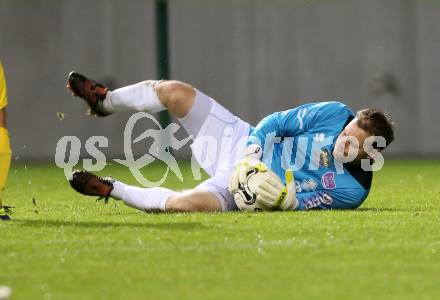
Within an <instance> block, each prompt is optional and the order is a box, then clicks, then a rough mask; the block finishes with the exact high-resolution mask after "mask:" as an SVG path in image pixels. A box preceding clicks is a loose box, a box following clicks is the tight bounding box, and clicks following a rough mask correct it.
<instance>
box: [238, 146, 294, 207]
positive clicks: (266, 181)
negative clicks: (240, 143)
mask: <svg viewBox="0 0 440 300" xmlns="http://www.w3.org/2000/svg"><path fill="white" fill-rule="evenodd" d="M261 157H262V151H261V147H260V146H258V145H254V144H252V145H250V146H248V147H247V149H246V154H245V156H244V158H243V159H242V160H240V162H239V163H238V164H237V165H236V167H235V169H234V171H233V172H232V174H231V177H230V180H229V191H230V192H231V193H235V192H236V191H238V190H239V189H240V187H242V186H244V185H245V184H247V176H248V174H249V172H251V171H252V170H254V169H257V170H258V171H259V174H258V175H259V176H257V177H256V180H257V182H256V186H257V189H256V194H257V198H256V201H257V202H259V203H260V204H262V205H264V206H266V207H268V208H269V209H273V210H289V209H295V208H296V207H297V206H298V202H297V200H296V190H295V181H294V180H293V172H292V171H290V170H288V171H286V186H284V185H283V183H282V182H281V180H280V178H279V177H278V176H277V174H275V173H274V172H272V171H271V170H269V169H268V167H267V166H266V165H265V164H264V163H263V162H262V161H261Z"/></svg>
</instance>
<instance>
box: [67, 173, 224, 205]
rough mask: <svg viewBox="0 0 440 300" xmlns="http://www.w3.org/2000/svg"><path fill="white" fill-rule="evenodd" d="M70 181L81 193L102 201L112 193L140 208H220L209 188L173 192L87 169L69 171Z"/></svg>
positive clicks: (112, 195)
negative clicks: (101, 175)
mask: <svg viewBox="0 0 440 300" xmlns="http://www.w3.org/2000/svg"><path fill="white" fill-rule="evenodd" d="M70 184H71V186H72V187H73V188H74V189H75V190H76V191H77V192H79V193H81V194H83V195H87V196H98V197H100V198H103V199H104V200H105V201H106V202H107V201H108V199H109V198H110V197H112V198H114V199H117V200H122V201H123V202H124V203H125V204H126V205H128V206H130V207H133V208H136V209H139V210H142V211H168V212H191V211H221V210H222V208H223V207H222V205H221V203H220V202H219V199H218V198H217V197H216V195H215V194H214V193H212V192H209V191H204V190H189V191H185V192H176V191H173V190H170V189H167V188H163V187H154V188H139V187H135V186H130V185H127V184H124V183H122V182H120V181H116V180H113V179H111V178H102V177H99V176H96V175H94V174H92V173H89V172H87V171H77V172H75V173H73V175H72V179H71V180H70Z"/></svg>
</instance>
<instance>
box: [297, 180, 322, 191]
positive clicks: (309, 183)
mask: <svg viewBox="0 0 440 300" xmlns="http://www.w3.org/2000/svg"><path fill="white" fill-rule="evenodd" d="M295 187H296V192H297V193H302V192H313V191H314V190H315V189H316V188H317V187H318V183H317V182H316V181H315V180H314V179H312V178H310V179H307V180H303V181H301V182H300V181H296V180H295Z"/></svg>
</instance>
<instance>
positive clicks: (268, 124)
mask: <svg viewBox="0 0 440 300" xmlns="http://www.w3.org/2000/svg"><path fill="white" fill-rule="evenodd" d="M310 106H312V105H310V104H306V105H302V106H300V107H297V108H295V109H291V110H287V111H282V112H275V113H273V114H271V115H269V116H267V117H265V118H264V119H263V120H261V121H260V123H258V125H257V126H256V127H255V128H254V130H253V131H252V133H251V134H250V136H249V139H248V142H247V146H246V149H245V153H244V155H243V158H242V159H241V160H240V161H239V163H238V164H237V165H236V168H235V172H234V174H233V176H232V177H231V180H232V181H234V182H233V183H232V185H231V186H230V187H231V188H233V189H238V188H239V186H240V185H242V184H244V182H245V179H246V176H247V173H248V172H249V171H250V170H252V169H255V168H257V169H264V168H265V169H267V166H266V165H264V163H263V162H262V158H263V152H264V150H263V149H264V147H265V146H269V145H268V143H271V142H274V141H271V138H274V137H285V136H295V135H298V134H300V133H302V132H303V131H304V130H305V128H306V122H307V119H306V118H305V116H306V115H307V111H308V109H309V107H310Z"/></svg>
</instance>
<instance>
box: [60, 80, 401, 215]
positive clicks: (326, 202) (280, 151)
mask: <svg viewBox="0 0 440 300" xmlns="http://www.w3.org/2000/svg"><path fill="white" fill-rule="evenodd" d="M68 88H69V89H70V90H71V91H72V92H73V94H74V95H76V96H78V97H81V98H82V99H84V100H85V101H86V102H87V103H88V105H89V107H90V109H91V111H92V112H93V113H94V114H96V115H98V116H101V117H104V116H108V115H111V114H113V113H116V112H119V111H127V110H134V111H144V112H148V113H155V112H159V111H162V110H168V112H169V113H170V114H171V115H172V116H173V117H175V118H177V120H178V121H179V122H180V123H181V124H182V126H183V128H184V129H185V130H186V131H187V133H188V134H189V135H191V136H192V138H193V140H195V141H197V140H198V139H200V138H202V139H205V140H206V138H210V139H211V141H212V140H213V141H215V142H216V143H213V144H214V145H216V147H201V146H200V143H193V144H192V146H191V148H192V150H193V155H194V157H195V159H196V160H197V161H198V162H200V163H201V162H203V159H204V157H206V156H208V157H211V158H214V159H213V161H212V163H210V164H209V165H208V164H205V165H204V164H203V163H201V165H202V167H203V169H204V170H205V171H206V172H207V173H208V175H209V176H210V178H209V179H208V180H206V181H204V182H203V183H201V184H200V185H198V186H196V187H195V188H193V189H191V190H188V191H184V192H178V191H173V190H170V189H167V188H163V187H153V188H139V187H134V186H129V185H126V184H124V183H122V182H120V181H115V180H110V179H105V178H100V177H97V176H95V175H93V174H91V173H88V172H86V171H77V172H74V174H73V175H72V179H71V181H70V183H71V185H72V187H73V188H74V189H75V190H76V191H78V192H80V193H82V194H85V195H90V196H101V197H104V198H106V200H107V199H108V198H109V197H113V198H115V199H120V200H122V201H123V202H124V203H125V204H127V205H128V206H131V207H134V208H137V209H139V210H144V211H168V212H175V211H229V210H236V209H237V208H238V207H237V203H238V204H239V205H241V204H242V203H240V202H239V201H237V203H236V201H234V194H237V193H240V192H245V191H246V184H247V179H248V176H249V174H252V172H254V171H255V170H257V171H258V172H259V173H260V174H263V176H260V177H258V180H257V181H255V182H254V184H255V185H256V188H257V190H256V191H255V192H256V193H255V194H256V197H255V199H254V200H255V203H256V205H257V206H258V207H260V208H262V209H265V210H273V209H277V210H307V209H332V208H342V209H344V208H345V209H354V208H357V207H359V206H360V205H361V204H362V202H363V201H364V200H365V199H366V198H367V196H368V192H369V190H370V186H371V181H372V172H371V171H370V170H368V168H367V167H368V166H370V165H371V162H370V161H371V160H372V159H373V158H374V160H376V161H381V160H382V156H381V154H380V151H381V150H383V149H384V148H385V147H386V146H388V145H389V144H390V143H391V142H392V141H393V139H394V133H393V125H392V122H391V120H390V119H389V118H388V117H387V116H386V115H385V114H384V113H382V112H380V111H377V110H374V109H364V110H361V111H358V112H357V113H356V115H355V114H353V113H352V111H351V110H350V109H349V108H348V107H347V106H346V105H344V104H342V103H340V102H321V103H310V104H304V105H301V106H299V107H296V108H293V109H290V110H287V111H283V112H276V113H273V114H271V115H269V116H267V117H266V118H264V119H263V120H262V121H261V122H260V123H259V124H258V125H257V126H256V127H252V126H251V125H249V124H248V123H247V122H245V121H243V120H241V119H240V118H238V117H236V116H234V115H233V114H232V113H231V112H229V111H228V110H227V109H225V108H224V107H223V106H221V105H220V104H219V103H218V102H216V101H215V100H214V99H212V98H210V97H209V96H207V95H205V94H203V93H202V92H200V91H199V90H197V89H195V88H193V87H191V86H190V85H188V84H185V83H182V82H179V81H155V80H149V81H143V82H140V83H137V84H134V85H130V86H127V87H123V88H120V89H117V90H114V91H109V90H108V89H107V88H106V87H104V86H103V85H101V84H99V83H96V82H95V81H93V80H91V79H88V78H86V77H85V76H83V75H81V74H79V73H75V72H72V73H70V75H69V78H68ZM371 137H376V138H374V139H372V138H371ZM377 137H379V138H377ZM208 148H209V149H208ZM243 154H244V155H243ZM361 162H362V164H361ZM288 169H292V170H293V171H294V180H292V179H293V178H290V180H289V178H288V180H287V184H286V177H285V173H286V170H288ZM288 174H289V173H288ZM290 174H291V173H290ZM289 181H291V182H290V183H289ZM245 196H246V197H247V196H249V195H247V194H246V193H245ZM250 196H252V195H250ZM240 208H243V207H240Z"/></svg>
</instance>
